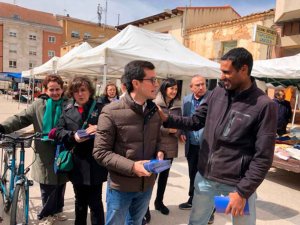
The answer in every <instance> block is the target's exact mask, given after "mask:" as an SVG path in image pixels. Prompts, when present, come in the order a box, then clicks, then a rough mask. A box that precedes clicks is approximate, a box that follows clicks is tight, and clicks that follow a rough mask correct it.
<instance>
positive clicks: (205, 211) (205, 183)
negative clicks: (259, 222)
mask: <svg viewBox="0 0 300 225" xmlns="http://www.w3.org/2000/svg"><path fill="white" fill-rule="evenodd" d="M234 191H235V186H230V185H227V184H222V183H219V182H215V181H211V180H207V179H205V178H204V177H202V176H201V174H200V173H199V172H198V173H197V174H196V178H195V190H194V198H193V206H192V211H191V215H190V221H189V225H207V223H208V221H209V218H210V215H211V214H212V212H213V209H214V196H216V195H224V196H227V195H228V194H229V193H230V192H234ZM255 201H256V193H253V194H252V195H251V196H250V197H249V199H248V204H249V213H250V215H244V216H236V217H232V224H233V225H255V223H256V207H255Z"/></svg>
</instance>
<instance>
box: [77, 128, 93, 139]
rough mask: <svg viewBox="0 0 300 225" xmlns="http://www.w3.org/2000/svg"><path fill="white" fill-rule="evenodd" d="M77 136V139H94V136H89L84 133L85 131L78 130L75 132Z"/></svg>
mask: <svg viewBox="0 0 300 225" xmlns="http://www.w3.org/2000/svg"><path fill="white" fill-rule="evenodd" d="M77 134H78V137H79V138H93V137H95V135H94V134H92V135H89V134H88V133H86V131H85V130H78V131H77Z"/></svg>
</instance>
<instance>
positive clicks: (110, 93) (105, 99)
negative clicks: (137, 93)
mask: <svg viewBox="0 0 300 225" xmlns="http://www.w3.org/2000/svg"><path fill="white" fill-rule="evenodd" d="M118 100H119V91H118V88H117V86H116V85H115V84H114V83H108V84H107V85H106V86H105V90H104V93H103V94H102V95H101V96H100V97H99V98H98V100H97V102H98V103H99V104H100V106H101V107H102V108H103V107H104V105H107V104H109V103H111V102H114V101H118ZM102 108H101V109H102Z"/></svg>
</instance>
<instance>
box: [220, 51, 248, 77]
mask: <svg viewBox="0 0 300 225" xmlns="http://www.w3.org/2000/svg"><path fill="white" fill-rule="evenodd" d="M221 60H230V61H231V62H232V66H233V67H234V68H235V69H236V70H237V71H239V70H240V69H241V68H242V66H243V65H247V66H248V75H249V76H250V74H251V71H252V67H253V57H252V54H251V53H250V52H249V51H248V50H247V49H245V48H234V49H231V50H230V51H229V52H227V53H226V54H225V55H223V56H222V58H221Z"/></svg>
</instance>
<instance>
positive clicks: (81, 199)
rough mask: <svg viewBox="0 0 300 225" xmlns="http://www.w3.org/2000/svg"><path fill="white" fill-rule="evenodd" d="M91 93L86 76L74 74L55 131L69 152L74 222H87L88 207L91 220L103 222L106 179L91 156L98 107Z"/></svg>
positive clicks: (96, 223)
mask: <svg viewBox="0 0 300 225" xmlns="http://www.w3.org/2000/svg"><path fill="white" fill-rule="evenodd" d="M94 94H95V90H94V88H93V85H92V82H91V81H90V80H89V79H88V78H86V77H75V78H74V79H73V80H72V81H71V83H70V85H69V87H68V95H69V97H71V98H72V99H70V101H69V102H68V104H66V106H65V107H64V108H63V110H62V116H61V118H60V120H59V122H58V126H57V131H56V138H57V139H58V141H60V142H62V143H63V144H64V146H65V148H67V149H69V150H72V152H73V163H74V167H73V169H72V170H71V171H70V173H69V177H70V181H71V182H72V184H73V189H74V193H75V225H86V224H87V221H86V220H87V212H88V207H89V208H90V213H91V224H92V225H104V210H103V204H102V184H103V182H104V181H106V178H107V170H106V169H105V168H104V167H102V166H100V165H99V164H98V163H97V162H96V160H95V159H94V157H93V156H92V151H93V147H94V135H95V132H96V129H97V123H98V117H99V114H100V108H101V105H99V104H97V103H96V101H95V100H94V98H93V96H94ZM100 122H101V121H100ZM79 130H80V131H79ZM83 130H85V131H84V132H83ZM83 133H84V136H82V134H83Z"/></svg>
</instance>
